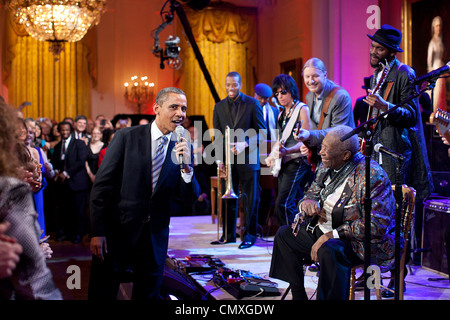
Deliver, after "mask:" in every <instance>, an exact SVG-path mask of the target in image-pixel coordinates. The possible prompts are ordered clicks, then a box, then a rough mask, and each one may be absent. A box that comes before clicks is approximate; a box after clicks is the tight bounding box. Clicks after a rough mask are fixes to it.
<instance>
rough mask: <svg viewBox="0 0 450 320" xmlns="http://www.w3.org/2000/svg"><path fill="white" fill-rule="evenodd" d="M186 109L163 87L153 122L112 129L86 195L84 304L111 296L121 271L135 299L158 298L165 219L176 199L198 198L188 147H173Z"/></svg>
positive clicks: (179, 94)
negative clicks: (86, 300) (86, 289)
mask: <svg viewBox="0 0 450 320" xmlns="http://www.w3.org/2000/svg"><path fill="white" fill-rule="evenodd" d="M186 109H187V102H186V95H185V93H184V92H183V91H182V90H180V89H177V88H165V89H162V90H161V91H160V92H159V93H158V95H157V97H156V102H155V104H154V105H153V110H154V111H155V114H156V117H155V120H154V121H153V122H152V123H151V124H147V125H141V126H134V127H128V128H124V129H121V130H119V131H117V132H116V133H115V135H114V138H113V140H112V142H111V143H110V145H109V146H108V149H107V151H106V154H105V158H104V159H103V161H102V164H101V165H100V168H99V170H98V172H97V175H96V179H95V182H94V185H93V187H92V192H91V203H90V214H91V228H92V235H91V236H92V239H91V251H92V253H93V258H92V267H91V278H90V284H89V299H115V297H116V295H117V291H118V287H119V284H120V282H121V281H122V280H123V279H121V278H120V277H121V274H124V272H127V273H125V274H129V273H130V271H131V274H132V280H133V292H132V299H137V300H142V299H158V296H159V291H160V288H161V285H162V280H163V270H164V264H165V259H166V256H167V247H168V240H169V222H170V216H171V215H174V214H176V212H173V211H174V207H175V206H172V202H173V201H174V199H175V198H176V197H177V198H179V197H181V199H182V200H183V203H184V204H185V205H191V206H192V203H193V201H194V199H197V198H198V197H199V186H198V183H197V182H196V180H195V178H194V176H193V169H192V166H191V165H190V163H192V162H191V161H192V159H191V149H190V148H191V147H190V146H188V144H187V141H186V139H184V138H181V141H180V142H179V143H176V139H177V137H176V134H172V132H173V131H174V130H175V128H176V127H177V126H180V125H181V123H182V122H183V120H184V119H185V117H186ZM174 151H175V152H174ZM181 156H182V157H183V159H184V160H183V161H184V163H185V164H184V165H180V164H179V162H178V159H179V157H181ZM181 167H182V168H181Z"/></svg>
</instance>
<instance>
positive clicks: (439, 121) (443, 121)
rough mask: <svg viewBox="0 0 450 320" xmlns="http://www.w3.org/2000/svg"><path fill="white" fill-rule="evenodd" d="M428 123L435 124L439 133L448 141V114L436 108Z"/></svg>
mask: <svg viewBox="0 0 450 320" xmlns="http://www.w3.org/2000/svg"><path fill="white" fill-rule="evenodd" d="M430 123H431V124H433V125H434V126H436V129H437V131H438V133H439V135H440V136H441V137H442V136H444V137H445V139H447V141H448V142H449V143H450V130H449V129H450V114H449V113H448V112H445V111H444V110H442V109H439V108H438V109H437V110H436V112H433V113H432V114H431V115H430Z"/></svg>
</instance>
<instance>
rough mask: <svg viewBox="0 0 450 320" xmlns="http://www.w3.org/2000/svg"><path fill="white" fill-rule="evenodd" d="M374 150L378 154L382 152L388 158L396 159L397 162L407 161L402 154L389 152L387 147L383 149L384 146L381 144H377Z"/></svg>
mask: <svg viewBox="0 0 450 320" xmlns="http://www.w3.org/2000/svg"><path fill="white" fill-rule="evenodd" d="M373 148H374V150H375V151H376V152H381V153H384V154H387V155H388V156H390V157H392V158H394V159H396V160H397V161H403V160H405V157H404V156H402V155H401V154H400V153H397V152H394V151H392V150H389V149H388V148H386V147H383V145H382V144H381V143H377V144H376V145H375V146H374V147H373Z"/></svg>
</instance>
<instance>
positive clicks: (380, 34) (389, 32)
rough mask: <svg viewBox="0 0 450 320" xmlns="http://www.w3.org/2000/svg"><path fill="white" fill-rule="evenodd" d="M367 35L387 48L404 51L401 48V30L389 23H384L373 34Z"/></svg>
mask: <svg viewBox="0 0 450 320" xmlns="http://www.w3.org/2000/svg"><path fill="white" fill-rule="evenodd" d="M367 36H368V37H369V38H370V39H372V40H373V41H376V42H378V43H379V44H381V45H383V46H384V47H386V48H389V49H392V50H394V51H397V52H403V50H402V49H400V43H401V42H402V33H401V31H400V30H397V29H395V28H394V27H391V26H390V25H388V24H384V25H382V26H381V29H378V30H377V31H376V32H375V34H374V35H373V36H371V35H369V34H368V35H367Z"/></svg>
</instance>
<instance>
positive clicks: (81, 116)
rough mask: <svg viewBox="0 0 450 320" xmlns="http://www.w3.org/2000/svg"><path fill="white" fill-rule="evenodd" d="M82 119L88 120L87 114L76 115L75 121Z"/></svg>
mask: <svg viewBox="0 0 450 320" xmlns="http://www.w3.org/2000/svg"><path fill="white" fill-rule="evenodd" d="M80 119H82V120H86V121H87V117H86V116H83V115H79V116H76V118H75V122H77V121H78V120H80Z"/></svg>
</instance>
